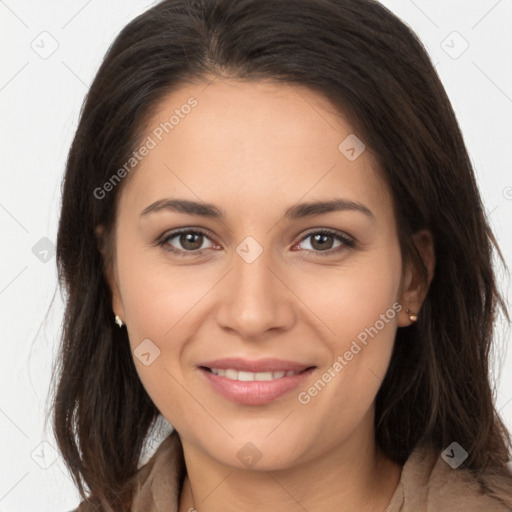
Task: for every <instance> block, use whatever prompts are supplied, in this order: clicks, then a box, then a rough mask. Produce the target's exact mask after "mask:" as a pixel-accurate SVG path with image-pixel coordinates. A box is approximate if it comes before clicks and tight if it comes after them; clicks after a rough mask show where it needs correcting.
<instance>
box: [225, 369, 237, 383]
mask: <svg viewBox="0 0 512 512" xmlns="http://www.w3.org/2000/svg"><path fill="white" fill-rule="evenodd" d="M225 377H227V378H228V379H232V380H237V378H238V372H237V371H236V370H231V369H229V370H226V375H225Z"/></svg>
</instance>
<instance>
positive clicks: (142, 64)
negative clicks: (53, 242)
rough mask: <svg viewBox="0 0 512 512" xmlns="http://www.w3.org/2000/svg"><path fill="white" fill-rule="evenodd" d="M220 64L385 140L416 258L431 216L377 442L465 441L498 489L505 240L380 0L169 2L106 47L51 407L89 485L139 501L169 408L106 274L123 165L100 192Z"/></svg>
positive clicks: (75, 177)
mask: <svg viewBox="0 0 512 512" xmlns="http://www.w3.org/2000/svg"><path fill="white" fill-rule="evenodd" d="M211 75H213V76H229V77H234V78H238V79H242V80H273V81H274V82H280V83H288V84H300V85H303V86H306V87H308V88H310V89H311V90H313V91H315V92H317V93H319V94H322V95H323V96H324V97H326V98H328V99H329V100H330V101H331V103H332V104H333V105H335V106H336V108H338V109H339V112H340V113H343V115H344V116H345V117H346V118H347V119H348V120H349V121H350V122H351V124H352V126H353V127H354V128H356V129H357V131H356V133H358V136H360V137H359V138H361V139H362V140H363V141H364V143H365V145H366V146H367V148H368V149H370V150H371V151H372V153H374V154H375V155H376V157H377V159H378V162H379V166H380V169H381V172H382V176H383V177H384V178H385V180H386V181H387V182H388V183H389V185H390V187H391V190H392V194H393V199H394V203H395V208H396V212H397V222H398V229H399V237H400V245H401V249H402V253H403V256H404V261H406V262H408V261H412V262H414V263H415V264H416V265H419V266H420V267H421V265H422V263H421V260H420V259H419V257H418V253H417V251H416V249H415V246H414V244H413V242H412V235H413V234H414V233H416V232H417V231H419V230H420V229H423V228H427V229H429V230H430V231H431V233H432V235H433V239H434V244H435V252H436V268H435V274H434V278H433V280H432V282H431V284H430V288H429V291H428V294H427V297H426V299H425V302H424V304H423V306H422V309H421V312H420V314H419V320H418V322H417V323H416V324H415V325H413V326H410V327H407V328H400V329H398V331H397V335H396V341H395V346H394V353H393V356H392V360H391V364H390V367H389V370H388V372H387V374H386V376H385V378H384V381H383V383H382V386H381V388H380V390H379V392H378V395H377V399H376V415H375V422H376V423H375V426H376V436H377V442H378V443H379V444H380V446H381V448H382V449H383V451H384V452H385V453H386V455H387V456H388V457H389V458H391V459H393V460H394V461H396V462H398V463H400V464H403V463H404V461H405V460H406V459H407V457H408V456H409V455H410V453H411V451H412V450H413V449H414V447H415V446H417V445H418V444H419V443H423V444H429V445H430V446H431V447H433V448H434V449H435V450H437V451H441V450H443V449H444V448H446V447H447V446H448V445H449V444H450V443H451V442H452V441H456V442H458V443H459V444H460V445H461V446H462V447H463V448H464V449H465V450H466V451H467V452H468V453H469V457H468V458H467V460H466V461H465V463H464V465H463V466H462V467H465V468H466V469H468V470H470V471H472V472H474V473H475V474H476V475H477V476H479V477H481V481H482V484H483V485H484V487H486V489H487V492H489V493H490V494H492V493H493V485H496V486H498V487H499V486H500V485H502V486H503V487H505V485H510V483H511V482H512V475H511V472H510V469H509V468H507V462H508V459H509V454H510V436H509V433H508V432H507V431H506V429H505V427H504V424H503V423H502V421H501V419H500V417H499V415H498V413H497V411H496V409H495V406H494V403H493V390H492V389H491V385H490V381H489V366H488V364H489V350H490V346H491V341H492V338H493V327H494V325H495V317H496V314H497V312H498V308H501V309H502V311H503V312H504V313H505V316H506V317H507V318H508V315H507V312H506V309H505V306H504V302H503V300H502V298H501V296H500V294H499V292H498V289H497V285H496V280H495V275H494V271H493V267H492V255H493V251H494V250H496V251H497V253H498V254H499V255H500V256H501V253H500V251H499V248H498V246H497V243H496V240H495V238H494V236H493V233H492V231H491V228H490V226H489V224H488V222H487V220H486V217H485V215H484V210H483V206H482V200H481V198H480V195H479V192H478V189H477V185H476V182H475V176H474V172H473V169H472V165H471V163H470V160H469V157H468V153H467V150H466V147H465V144H464V141H463V138H462V135H461V132H460V129H459V126H458V123H457V120H456V118H455V115H454V112H453V109H452V107H451V104H450V101H449V99H448V97H447V95H446V92H445V90H444V89H443V86H442V84H441V82H440V80H439V78H438V76H437V74H436V72H435V69H434V67H433V66H432V63H431V61H430V60H429V58H428V55H427V53H426V51H425V49H424V48H423V46H422V44H421V42H420V41H419V39H418V38H417V36H416V35H415V34H414V33H413V32H412V31H411V30H410V29H409V28H408V27H407V26H406V25H405V24H404V23H403V22H401V21H400V20H399V19H398V18H397V17H396V16H395V15H393V14H392V13H391V12H390V11H389V10H387V9H386V8H385V7H383V6H382V5H381V4H379V3H378V2H376V1H373V0H314V1H313V0H279V1H275V0H166V1H163V2H161V3H160V4H158V5H156V6H155V7H153V8H151V9H150V10H148V11H146V12H145V13H144V14H142V15H141V16H139V17H137V18H136V19H134V20H133V21H132V22H131V23H129V24H128V25H127V26H126V27H125V28H124V29H123V30H122V32H121V33H120V34H119V36H118V37H117V39H116V40H115V42H114V43H113V45H112V46H111V47H110V49H109V51H108V53H107V55H106V57H105V59H104V61H103V63H102V65H101V67H100V69H99V71H98V73H97V75H96V77H95V79H94V82H93V84H92V86H91V88H90V91H89V93H88V95H87V98H86V100H85V103H84V105H83V108H82V112H81V117H80V123H79V126H78V129H77V132H76V135H75V138H74V140H73V143H72V146H71V149H70V152H69V156H68V161H67V167H66V172H65V177H64V182H63V197H62V210H61V216H60V224H59V230H58V238H57V264H58V271H59V282H60V283H61V285H63V287H64V288H65V291H66V294H67V296H66V311H65V317H64V325H63V333H62V346H61V350H60V357H59V359H58V361H57V363H56V364H57V367H56V370H55V375H56V376H58V382H57V385H56V391H55V397H54V402H53V409H52V413H53V422H54V430H55V433H56V439H57V442H58V446H59V449H60V450H61V452H62V454H63V456H64V459H65V461H66V464H67V465H68V467H69V469H70V471H71V474H72V476H73V478H74V480H75V482H76V485H77V487H78V489H79V491H80V493H81V496H82V497H83V498H86V496H87V492H88V494H89V498H88V499H89V502H90V503H92V504H96V505H98V506H100V507H101V508H102V509H105V510H112V509H113V510H120V509H121V507H126V506H127V504H129V502H130V499H131V498H130V492H131V491H130V486H129V483H130V478H132V477H133V475H134V474H135V472H136V470H137V465H138V461H139V457H140V454H141V450H142V448H143V444H144V440H145V438H146V436H147V434H148V431H149V429H150V428H151V426H152V425H153V423H154V421H155V419H156V418H157V417H158V416H159V414H160V413H159V411H158V410H157V408H156V407H155V405H154V404H153V403H152V401H151V399H150V397H149V396H148V394H147V393H146V391H145V390H144V388H143V387H142V385H141V382H140V380H139V378H138V375H137V372H136V370H135V366H134V363H133V359H132V355H131V352H130V346H129V343H128V339H127V335H126V330H124V329H118V328H117V327H116V326H115V325H114V322H113V313H112V297H111V291H110V289H109V287H108V284H107V281H106V279H105V272H104V271H105V266H107V265H109V264H110V261H111V258H112V256H113V255H112V250H111V248H112V246H111V244H110V245H109V244H108V241H109V239H110V237H111V234H112V227H113V225H114V222H115V215H116V204H117V198H118V197H119V193H120V191H121V190H122V186H123V184H124V182H126V179H125V180H124V182H123V183H120V185H119V186H117V187H115V188H114V190H112V191H111V192H110V193H108V194H106V196H105V197H103V198H102V199H99V198H98V197H97V196H96V194H95V193H94V192H95V190H96V189H97V188H98V187H101V186H102V184H104V183H105V182H106V181H107V180H108V179H109V178H110V177H111V176H112V175H113V174H114V172H115V171H116V170H117V169H119V168H120V167H121V166H122V165H123V164H124V163H125V162H126V161H127V159H128V158H129V156H130V155H131V153H132V152H133V150H134V149H135V148H136V147H137V143H138V141H139V138H140V137H141V134H142V128H143V126H144V123H145V120H146V119H147V116H148V113H150V112H151V111H152V109H154V108H155V106H157V105H158V104H159V102H161V101H162V99H163V98H164V97H165V96H166V95H167V94H168V93H169V91H171V90H172V89H173V88H175V87H177V86H179V85H181V84H183V83H185V82H187V81H189V82H191V81H198V80H204V78H205V77H206V76H211ZM133 172H136V170H135V171H133ZM98 226H103V227H104V228H105V241H106V242H107V243H106V245H105V246H104V250H105V259H103V257H102V253H101V252H100V250H99V247H98V239H97V237H96V236H95V229H96V228H97V227H98ZM502 259H503V258H502ZM422 271H423V272H425V269H424V268H422ZM484 472H485V474H484ZM489 475H491V476H494V479H491V478H490V477H489ZM493 482H494V483H493ZM500 482H501V483H500ZM508 505H509V506H512V497H511V502H510V503H508Z"/></svg>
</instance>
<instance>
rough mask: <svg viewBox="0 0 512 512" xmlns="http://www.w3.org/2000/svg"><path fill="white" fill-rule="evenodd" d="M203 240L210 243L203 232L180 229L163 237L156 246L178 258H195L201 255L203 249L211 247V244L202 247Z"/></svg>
mask: <svg viewBox="0 0 512 512" xmlns="http://www.w3.org/2000/svg"><path fill="white" fill-rule="evenodd" d="M205 240H209V241H210V242H211V239H210V237H209V236H208V235H207V234H206V233H205V232H203V231H200V230H191V229H182V230H180V231H173V232H172V233H169V234H167V235H164V236H163V237H162V238H161V239H160V240H159V241H158V245H159V246H161V247H163V248H164V249H165V250H166V251H170V252H172V253H174V254H177V255H178V256H188V255H194V256H197V255H199V254H202V253H203V251H204V250H205V249H210V248H212V247H213V243H212V245H210V246H207V247H203V244H204V242H205ZM173 244H175V245H173ZM176 245H180V246H181V248H180V247H176Z"/></svg>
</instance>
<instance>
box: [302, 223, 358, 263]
mask: <svg viewBox="0 0 512 512" xmlns="http://www.w3.org/2000/svg"><path fill="white" fill-rule="evenodd" d="M309 239H311V241H310V242H308V244H307V245H309V248H308V247H306V249H305V250H307V251H309V252H312V253H314V255H315V256H330V255H332V254H335V253H338V252H341V251H342V250H344V249H351V248H353V247H355V241H354V240H353V239H352V238H349V237H348V236H347V235H345V234H344V233H342V232H340V231H335V230H331V229H322V230H319V231H312V232H310V233H308V234H307V235H306V236H304V237H303V238H302V239H301V241H300V242H299V244H297V246H298V245H300V243H302V242H304V241H306V240H309ZM336 243H337V244H338V245H336Z"/></svg>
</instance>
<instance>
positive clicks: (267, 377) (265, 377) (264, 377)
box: [254, 372, 273, 380]
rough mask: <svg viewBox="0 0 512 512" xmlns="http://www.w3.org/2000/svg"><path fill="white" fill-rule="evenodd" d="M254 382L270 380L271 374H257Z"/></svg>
mask: <svg viewBox="0 0 512 512" xmlns="http://www.w3.org/2000/svg"><path fill="white" fill-rule="evenodd" d="M255 375H256V376H255V377H254V380H272V378H273V376H272V372H257V373H256V374H255Z"/></svg>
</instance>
